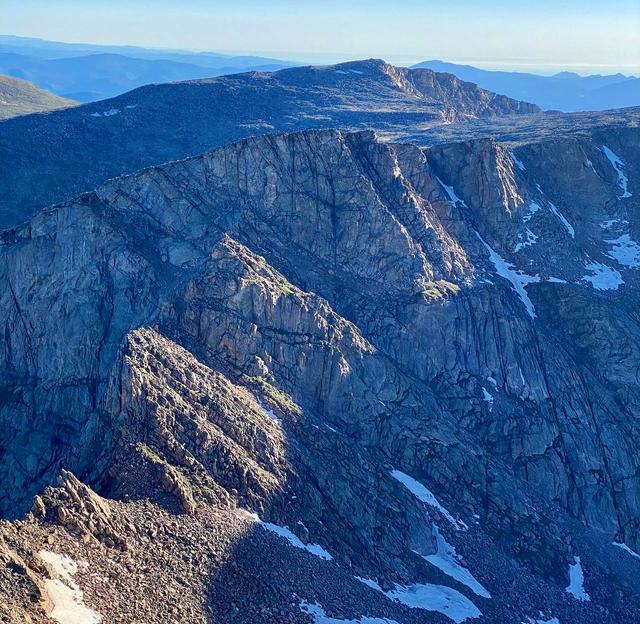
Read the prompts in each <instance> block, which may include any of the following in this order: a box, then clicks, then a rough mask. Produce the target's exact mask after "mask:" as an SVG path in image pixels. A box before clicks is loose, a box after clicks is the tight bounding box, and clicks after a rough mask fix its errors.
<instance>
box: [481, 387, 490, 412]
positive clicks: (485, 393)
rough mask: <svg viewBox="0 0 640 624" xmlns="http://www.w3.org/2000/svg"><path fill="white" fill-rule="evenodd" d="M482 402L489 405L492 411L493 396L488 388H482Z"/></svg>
mask: <svg viewBox="0 0 640 624" xmlns="http://www.w3.org/2000/svg"><path fill="white" fill-rule="evenodd" d="M482 400H483V401H486V402H487V403H489V409H491V407H492V406H493V395H492V394H491V393H490V392H489V391H488V390H487V389H486V388H482Z"/></svg>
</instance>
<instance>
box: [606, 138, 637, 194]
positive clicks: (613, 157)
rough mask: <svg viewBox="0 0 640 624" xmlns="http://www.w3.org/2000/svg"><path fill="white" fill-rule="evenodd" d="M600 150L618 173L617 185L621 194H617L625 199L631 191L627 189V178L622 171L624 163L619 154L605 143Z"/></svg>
mask: <svg viewBox="0 0 640 624" xmlns="http://www.w3.org/2000/svg"><path fill="white" fill-rule="evenodd" d="M602 151H603V152H604V155H605V156H606V157H607V160H608V161H609V162H610V163H611V166H612V167H613V168H614V169H615V170H616V173H617V174H618V186H619V187H620V189H621V190H622V195H619V198H620V199H625V198H626V197H631V193H630V192H629V189H628V185H629V178H627V176H626V175H625V173H624V171H623V168H624V167H625V164H624V163H623V162H622V160H621V158H620V156H618V155H617V154H615V153H614V152H613V151H611V150H610V149H609V148H608V147H607V146H606V145H603V146H602Z"/></svg>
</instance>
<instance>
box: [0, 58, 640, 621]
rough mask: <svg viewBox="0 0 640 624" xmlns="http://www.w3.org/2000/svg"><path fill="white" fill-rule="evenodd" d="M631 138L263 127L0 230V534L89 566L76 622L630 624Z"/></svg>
mask: <svg viewBox="0 0 640 624" xmlns="http://www.w3.org/2000/svg"><path fill="white" fill-rule="evenodd" d="M288 71H292V72H293V71H300V70H288ZM345 71H346V70H345ZM388 71H389V72H390V78H389V79H392V80H394V81H396V82H397V83H398V84H399V85H400V87H401V88H402V89H407V90H408V89H417V90H421V92H423V91H424V90H425V89H426V88H427V87H426V86H424V85H423V84H422V83H420V82H416V81H415V80H414V81H413V82H409V83H407V80H408V79H407V75H406V73H404V72H394V71H391V70H388ZM425 80H426V78H425ZM400 87H399V88H400ZM639 146H640V132H639V131H638V129H637V128H632V127H630V128H617V127H615V128H609V129H607V128H599V129H593V130H592V131H590V133H589V134H588V136H587V135H580V136H577V137H575V138H563V139H560V138H559V139H554V140H548V141H542V142H534V143H530V144H523V145H520V146H519V147H517V148H516V149H509V148H508V147H507V146H505V145H503V144H500V143H497V142H495V141H492V140H489V139H480V140H471V141H466V142H461V143H455V144H447V145H439V146H435V147H432V148H426V149H423V148H419V147H416V146H413V145H401V144H389V143H382V142H380V141H378V140H377V138H376V136H375V134H374V133H372V132H360V133H345V132H340V131H335V130H322V131H306V132H300V133H294V134H281V135H268V136H262V137H257V138H251V139H247V140H244V141H241V142H239V143H235V144H232V145H229V146H226V147H223V148H220V149H217V150H214V151H211V152H207V153H205V154H204V155H203V156H200V157H195V158H191V159H188V160H184V161H179V162H174V163H170V164H167V165H163V166H161V167H155V168H151V169H147V170H143V171H141V172H139V173H136V174H134V175H132V176H128V177H124V178H117V179H114V180H110V181H108V182H107V183H105V184H104V185H102V186H101V187H99V188H98V189H96V190H95V191H92V192H90V193H86V194H84V195H81V196H79V197H78V198H77V199H75V200H73V201H69V202H67V203H65V204H60V205H58V206H54V207H52V208H48V209H46V210H44V211H42V212H40V213H38V214H37V215H36V216H34V217H33V218H32V219H31V220H30V221H28V222H27V223H25V224H23V225H21V226H18V227H16V228H14V229H11V230H6V231H5V232H4V233H3V235H2V236H3V242H2V246H0V281H1V283H3V284H5V285H6V287H5V288H3V289H2V290H1V291H0V309H2V310H3V321H2V322H3V328H2V329H3V331H2V332H0V384H1V385H0V458H1V461H0V483H1V484H2V487H0V512H1V513H2V515H3V516H4V517H6V518H23V517H24V515H25V514H27V512H28V510H29V509H32V511H31V513H30V514H29V515H28V516H27V517H26V519H24V520H22V521H19V522H16V521H14V522H5V523H3V524H2V525H0V529H2V530H3V531H5V533H6V534H7V536H8V537H7V538H6V539H8V540H9V541H10V545H9V546H8V547H7V548H11V550H12V552H21V549H22V551H24V553H23V554H22V555H20V556H21V557H22V558H23V560H26V559H28V558H29V556H28V551H29V545H28V544H29V543H31V544H38V543H39V541H44V542H45V544H46V543H47V542H46V540H47V539H49V538H51V540H52V543H53V544H54V545H55V546H56V548H59V549H65V552H71V553H72V554H73V556H75V557H80V558H84V559H88V560H90V561H91V563H92V565H95V566H98V567H99V568H100V569H101V570H103V568H105V566H106V568H108V567H109V566H116V567H115V568H109V570H103V573H104V574H107V575H108V574H111V573H113V574H115V575H116V576H118V575H120V576H118V578H120V579H121V580H120V581H119V582H120V583H121V584H124V585H123V587H120V590H119V591H120V594H119V595H120V598H118V597H117V595H116V594H118V592H115V594H114V593H110V592H109V591H108V592H107V593H106V594H104V595H105V596H109V600H110V601H111V603H112V607H113V610H112V612H111V613H107V612H105V611H104V610H103V607H104V604H100V600H102V598H99V597H98V595H97V594H96V593H95V592H94V593H92V594H91V595H89V593H88V592H89V588H91V589H92V591H93V590H94V589H95V588H94V587H93V585H91V583H93V581H91V579H90V578H88V577H87V578H86V579H84V580H83V582H84V583H86V584H83V585H82V587H83V588H85V594H86V598H87V600H89V598H90V597H91V596H92V598H91V599H92V600H93V601H94V602H93V604H92V605H90V606H91V607H92V608H93V609H96V610H97V611H98V612H99V613H100V614H101V615H102V616H103V617H104V619H105V621H118V622H120V621H122V622H129V621H132V622H133V621H140V620H141V619H142V620H144V621H152V622H155V621H163V619H162V618H165V620H166V619H167V618H169V621H182V620H180V619H179V617H183V618H184V617H190V618H192V621H204V622H206V621H216V622H237V621H241V622H274V623H275V622H305V621H310V616H309V613H314V612H315V613H316V614H317V613H319V612H318V611H317V609H318V608H321V609H323V610H326V612H327V613H328V614H329V615H331V617H335V618H339V619H346V620H353V619H359V618H362V617H363V616H365V615H369V616H372V617H373V616H375V617H378V618H388V619H389V618H391V619H393V620H395V621H397V622H399V623H400V624H412V623H413V622H419V621H434V622H441V621H442V622H444V621H450V620H449V619H447V616H448V617H449V618H450V619H454V620H456V617H461V616H460V613H462V614H463V615H465V617H479V618H480V617H481V618H482V619H480V620H479V621H486V622H495V623H498V622H506V621H514V622H515V621H517V622H524V621H528V620H527V618H531V620H530V621H535V619H537V618H542V619H543V620H548V619H551V618H553V617H557V618H558V619H559V620H560V621H561V622H563V624H565V623H569V624H572V623H574V622H575V623H582V622H584V623H585V624H586V623H587V622H588V623H592V622H611V621H616V622H633V621H636V620H637V618H638V616H639V614H640V606H639V605H640V589H639V588H638V585H637V581H636V580H635V579H637V573H638V565H639V564H640V560H638V559H636V558H635V556H634V553H633V551H637V550H639V549H640V520H639V519H640V495H639V492H640V483H639V482H638V474H640V472H639V469H640V454H639V453H638V451H637V448H636V446H637V445H636V444H635V442H634V441H635V440H636V439H637V436H638V422H639V421H638V415H639V407H640V390H639V386H638V380H637V376H636V371H637V370H638V367H639V365H640V326H639V325H638V317H637V313H636V309H637V292H638V288H637V287H638V270H639V269H640V243H636V241H640V232H639V231H638V230H639V229H640V224H639V223H638V222H637V217H636V213H637V207H638V203H637V202H638V200H637V197H639V196H640V195H639V194H640V171H639V163H640V153H639V151H640V150H639ZM66 471H69V472H66ZM61 474H62V479H61V480H60V481H59V482H58V476H59V475H61ZM55 483H59V485H58V487H57V488H49V489H48V490H47V489H46V488H47V487H48V486H51V485H52V484H55ZM420 484H421V485H420ZM412 491H413V493H412ZM43 492H44V494H43ZM36 495H39V497H38V498H35V504H34V497H36ZM61 510H62V511H61ZM249 512H253V513H254V514H255V515H250V514H249ZM139 526H143V527H151V528H148V529H147V528H145V529H144V531H143V532H144V535H145V540H148V539H149V535H151V534H150V533H149V531H151V533H154V532H155V536H154V537H153V538H151V539H152V540H155V542H154V543H155V544H156V546H153V548H156V547H157V550H154V551H153V552H154V553H155V555H154V556H155V557H156V558H157V563H155V564H154V563H152V562H148V561H147V562H146V563H142V559H144V557H143V555H142V554H141V555H140V558H139V557H138V556H137V555H136V553H138V549H140V548H144V547H145V546H144V544H145V543H146V542H145V541H143V540H141V537H140V529H139V528H137V527H139ZM16 527H18V528H19V530H18V528H16ZM285 527H287V528H286V529H285ZM274 533H275V535H274ZM205 535H208V536H210V537H209V538H205V537H204V536H205ZM278 535H280V537H278ZM283 535H284V536H285V539H283V538H282V536H283ZM25 536H28V537H29V540H30V542H28V541H27V538H26V537H25ZM83 536H85V537H83ZM158 536H160V537H158ZM198 536H200V537H198ZM443 539H444V543H445V544H446V543H447V540H448V541H449V542H451V543H452V544H453V546H455V549H456V551H457V553H458V555H456V556H451V555H450V550H447V548H445V546H443V542H442V540H443ZM209 540H212V541H211V542H210V543H209ZM285 540H288V543H287V541H285ZM614 542H615V543H617V544H619V545H618V546H616V545H615V544H614ZM186 543H188V544H189V545H190V546H189V548H190V549H191V550H188V552H189V553H190V554H189V555H188V556H189V557H190V559H189V561H190V563H189V565H190V566H191V567H189V568H188V569H187V568H184V572H183V573H184V574H185V575H186V576H185V578H186V579H187V581H188V582H186V585H187V586H189V587H193V588H194V589H193V592H194V594H193V596H196V598H194V597H193V596H191V597H188V596H185V597H184V599H183V600H182V601H178V607H177V608H178V609H182V610H183V611H181V613H182V615H180V616H178V615H177V614H172V613H171V612H170V611H169V610H168V609H169V607H168V606H167V607H166V608H165V607H164V606H158V605H161V604H162V605H163V604H164V603H163V602H162V600H160V602H159V603H157V604H155V605H153V604H147V603H145V604H140V605H139V606H138V607H136V608H133V607H132V606H131V603H127V602H126V600H125V599H124V598H123V596H125V595H126V593H127V592H128V591H130V588H132V587H134V586H135V583H136V582H139V581H136V579H142V578H143V577H145V575H146V578H148V579H155V580H154V581H153V582H157V583H158V584H160V585H163V586H167V587H169V586H170V584H171V582H173V581H170V580H167V579H165V580H163V579H164V577H163V574H166V567H167V566H168V565H171V566H176V569H178V568H179V569H180V570H183V567H181V566H183V563H184V562H182V563H179V562H176V561H175V560H174V557H175V552H174V551H175V550H176V545H177V544H186ZM78 544H80V546H78ZM0 545H1V542H0ZM621 545H625V547H626V549H630V551H631V552H629V550H625V549H624V548H623V547H622V546H621ZM31 548H33V546H31ZM149 548H151V546H149ZM450 548H451V546H449V549H450ZM105 549H106V551H108V552H111V553H112V555H110V557H111V558H110V560H109V561H106V560H104V559H105V557H104V555H101V554H100V553H103V552H104V551H105ZM2 552H3V551H2V550H0V556H1V554H2ZM446 552H449V555H450V556H449V558H448V559H447V556H445V553H446ZM452 557H453V559H452ZM575 557H579V558H580V559H579V563H580V565H581V570H583V574H584V584H585V589H586V591H587V592H588V594H589V597H590V600H588V601H586V600H578V598H576V597H575V594H572V593H568V592H567V591H565V588H566V587H567V586H570V578H569V570H570V568H569V566H570V565H578V564H576V563H575V561H576V560H575ZM5 559H8V556H7V557H5ZM14 559H15V557H14ZM445 560H446V561H448V564H446V565H445V564H443V563H442V562H443V561H445ZM452 560H453V561H454V563H456V565H458V568H456V567H455V565H454V564H452ZM438 563H439V564H440V565H438ZM463 563H464V565H466V568H465V567H463V568H462V569H463V570H466V571H467V572H469V573H470V574H472V575H473V576H472V578H474V580H475V583H479V584H480V588H479V587H478V585H475V584H474V583H473V582H471V581H469V579H468V577H463V578H464V579H466V582H465V581H461V580H460V578H461V577H460V570H459V566H461V565H462V564H463ZM119 565H122V566H124V569H126V570H128V571H129V572H128V574H129V577H128V578H130V579H132V580H131V581H130V585H127V583H129V581H123V580H122V578H121V577H122V572H118V569H119V568H117V566H119ZM447 566H448V567H447ZM452 566H453V567H454V568H455V569H456V570H458V571H457V572H454V573H452V572H451V567H452ZM27 567H28V566H27ZM445 568H446V570H448V572H447V571H446V570H445ZM25 569H26V568H25ZM30 569H31V568H30ZM25 574H26V573H25ZM34 574H36V577H37V578H42V579H44V580H42V582H45V581H46V573H43V575H41V576H38V574H37V572H36V573H34ZM78 574H79V577H78V578H80V577H81V576H82V571H80V572H79V573H78ZM456 574H457V575H458V576H456ZM196 579H199V580H197V581H196ZM358 579H360V580H358ZM362 579H364V580H365V581H366V583H363V582H362ZM367 579H369V580H367ZM374 580H375V582H374ZM39 582H40V581H39ZM140 582H141V581H140ZM426 584H429V585H426ZM45 585H46V582H45ZM435 586H437V587H440V588H441V589H439V590H434V589H433V588H434V587H435ZM425 587H428V588H430V589H429V590H428V591H430V592H434V591H435V592H436V593H437V592H445V593H446V592H447V591H449V592H453V594H451V593H448V594H447V595H448V598H447V599H445V600H444V603H445V604H449V603H450V602H451V600H453V602H454V603H456V604H457V605H458V607H459V608H460V609H462V611H459V612H457V613H458V615H457V616H456V615H455V614H454V613H453V612H452V611H451V610H450V607H442V606H441V607H440V608H439V609H438V608H431V609H430V610H425V607H424V603H423V604H422V608H411V605H410V604H409V602H408V601H407V598H406V595H407V593H406V592H409V593H410V594H411V595H415V594H416V593H418V594H419V592H420V591H427V590H425V589H424V588H425ZM443 587H444V588H445V589H442V588H443ZM403 588H404V589H403ZM406 588H409V589H406ZM420 588H422V589H420ZM25 591H26V590H25ZM96 591H97V590H96ZM198 592H200V593H198ZM385 592H386V593H385ZM403 592H404V593H403ZM412 592H413V593H412ZM98 593H99V592H98ZM0 595H1V594H0ZM488 595H490V597H489V596H488ZM21 596H24V600H25V601H27V593H24V594H21ZM230 596H235V598H234V599H231V598H230ZM17 600H18V599H16V601H17ZM430 600H431V602H430V603H429V604H430V605H431V606H432V607H433V605H434V604H435V603H437V599H434V598H433V595H431V598H430ZM246 601H248V602H249V603H250V604H251V606H250V607H247V606H246V605H245V604H243V602H246ZM467 603H470V604H467ZM39 604H41V607H40V611H39V612H38V613H43V614H46V606H42V605H43V604H44V603H42V601H41V603H39ZM167 604H168V603H167ZM203 604H205V605H206V608H204V607H203ZM301 605H302V606H301ZM305 605H306V606H305ZM309 605H316V606H315V607H313V608H311V607H309ZM461 605H462V606H461ZM414 606H415V605H414ZM18 609H23V607H21V606H20V605H17V606H15V612H16V613H17V612H19V611H18ZM127 609H129V611H127ZM136 609H137V611H136ZM154 609H155V610H154ZM203 609H204V610H203ZM310 609H311V611H310ZM313 609H316V611H313ZM474 609H476V610H477V611H478V613H475V611H474ZM36 611H37V610H36V609H35V607H34V609H32V612H33V613H36ZM479 612H481V614H480V613H479ZM33 617H36V618H37V617H40V616H38V615H37V614H36V615H34V616H33ZM42 617H45V615H43V616H42ZM172 618H173V619H172ZM425 618H428V619H425ZM36 621H38V620H37V619H36ZM43 621H46V620H43Z"/></svg>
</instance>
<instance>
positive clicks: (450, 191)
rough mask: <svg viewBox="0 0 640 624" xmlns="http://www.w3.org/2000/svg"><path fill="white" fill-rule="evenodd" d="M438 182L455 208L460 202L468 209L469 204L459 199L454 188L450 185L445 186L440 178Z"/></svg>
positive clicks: (437, 178)
mask: <svg viewBox="0 0 640 624" xmlns="http://www.w3.org/2000/svg"><path fill="white" fill-rule="evenodd" d="M436 180H438V182H439V183H440V186H442V188H443V189H444V190H445V193H446V194H447V195H448V196H449V200H450V201H451V203H452V204H453V206H454V207H455V205H456V204H457V203H458V202H460V203H461V204H462V205H463V206H464V207H465V208H466V207H467V204H465V203H464V199H460V198H459V197H458V195H457V194H456V192H455V190H454V189H453V186H449V185H448V184H445V183H444V182H443V181H442V180H441V179H440V178H439V177H438V176H436Z"/></svg>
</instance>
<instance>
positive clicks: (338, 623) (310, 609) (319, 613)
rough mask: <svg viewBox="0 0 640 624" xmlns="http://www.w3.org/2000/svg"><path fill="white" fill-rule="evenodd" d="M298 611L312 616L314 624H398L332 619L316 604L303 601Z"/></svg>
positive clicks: (380, 620)
mask: <svg viewBox="0 0 640 624" xmlns="http://www.w3.org/2000/svg"><path fill="white" fill-rule="evenodd" d="M300 610H301V611H304V613H308V614H309V615H312V616H313V622H314V624H398V622H396V621H395V620H389V619H387V618H371V617H360V618H358V619H357V620H343V619H340V618H332V617H329V616H328V615H327V613H326V611H325V610H324V609H323V608H322V607H321V606H320V605H319V604H318V603H317V602H315V603H309V602H305V601H304V600H303V601H302V602H301V603H300Z"/></svg>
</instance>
